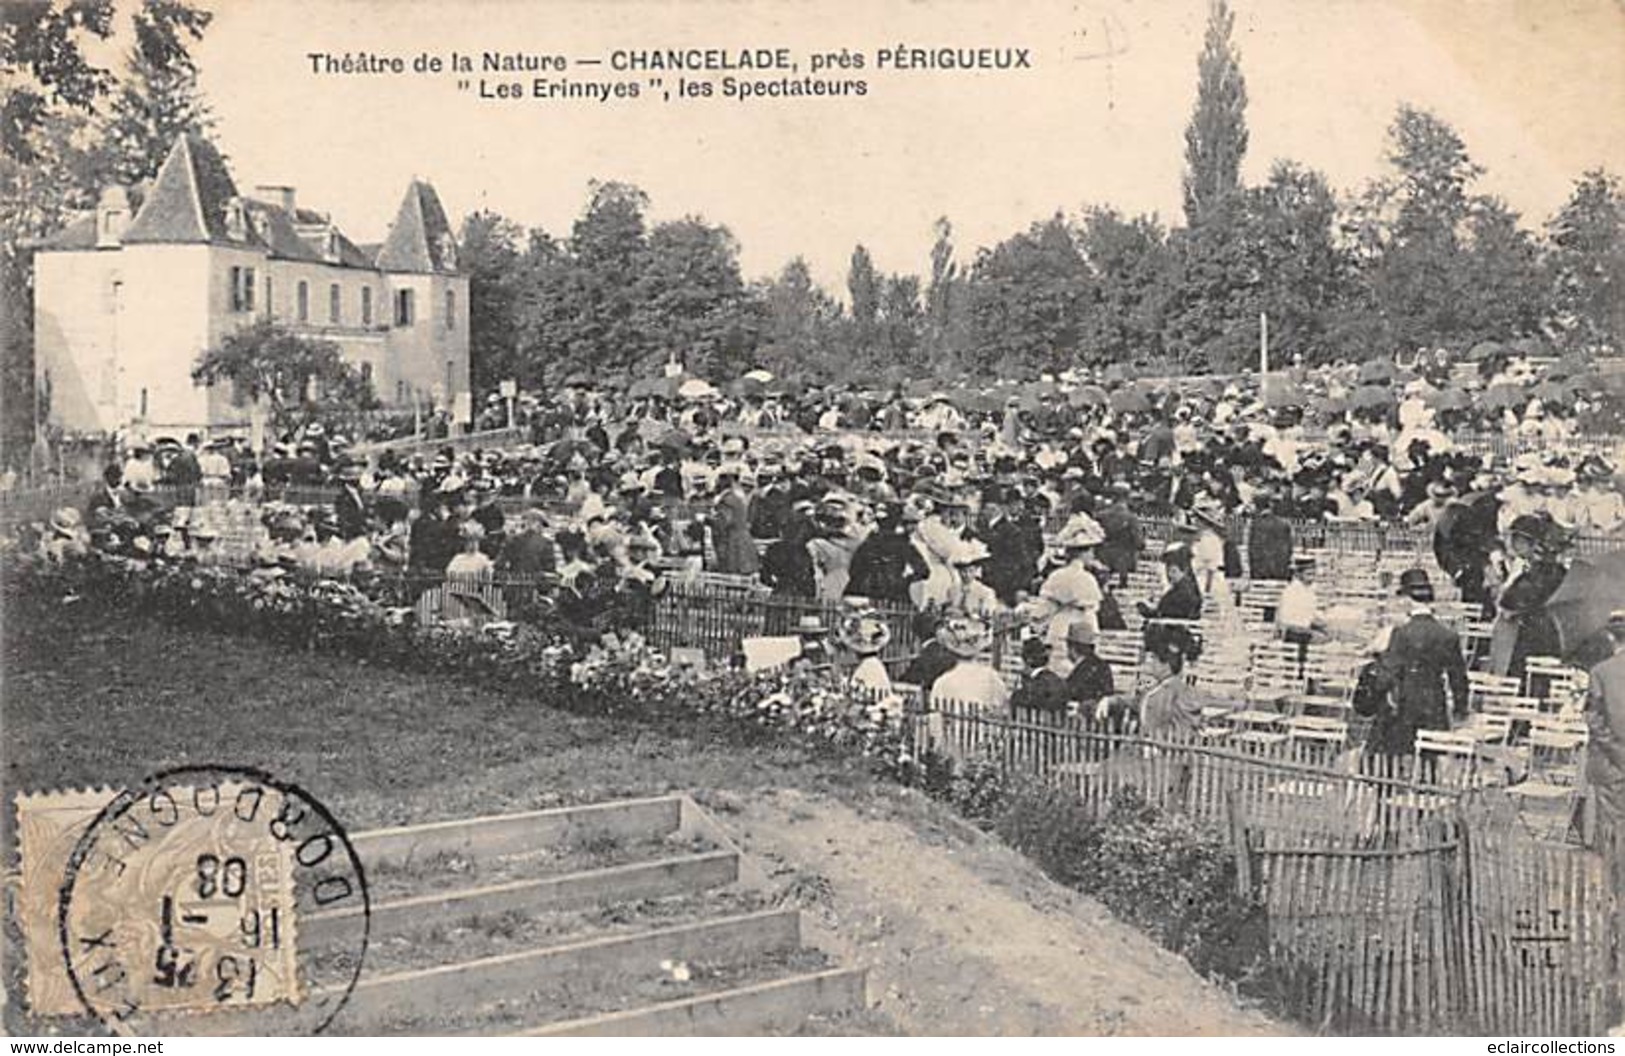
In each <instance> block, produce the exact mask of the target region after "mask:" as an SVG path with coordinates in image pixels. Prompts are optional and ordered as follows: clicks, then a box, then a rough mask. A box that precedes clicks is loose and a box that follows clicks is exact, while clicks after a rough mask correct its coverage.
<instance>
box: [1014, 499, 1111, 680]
mask: <svg viewBox="0 0 1625 1056" xmlns="http://www.w3.org/2000/svg"><path fill="white" fill-rule="evenodd" d="M1105 539H1106V531H1105V529H1103V528H1101V526H1100V523H1099V522H1098V521H1096V520H1095V519H1094V518H1093V517H1091V516H1089V515H1088V514H1086V513H1076V514H1073V515H1072V518H1071V520H1069V521H1067V522H1066V527H1064V528H1062V529H1061V534H1060V535H1059V536H1058V537H1057V538H1056V541H1055V545H1056V547H1057V548H1058V549H1059V550H1060V551H1061V552H1062V553H1063V554H1064V555H1065V557H1066V564H1064V565H1062V566H1061V567H1060V568H1058V569H1056V570H1055V571H1054V572H1051V573H1050V574H1049V576H1048V577H1046V578H1045V580H1044V582H1043V585H1042V586H1040V587H1039V588H1038V597H1036V598H1034V599H1033V600H1032V601H1031V602H1029V603H1028V605H1027V607H1026V609H1025V615H1027V616H1028V617H1029V618H1031V619H1033V620H1038V621H1045V623H1046V627H1045V632H1044V634H1045V638H1046V639H1047V640H1048V641H1049V643H1050V647H1051V648H1052V649H1058V650H1060V649H1065V648H1066V634H1067V630H1068V628H1070V627H1071V626H1072V625H1073V624H1074V623H1081V624H1082V625H1083V626H1085V627H1087V628H1088V629H1089V630H1091V631H1094V632H1095V633H1097V634H1098V633H1099V631H1100V604H1101V601H1102V600H1103V595H1102V594H1101V591H1100V581H1099V580H1097V579H1096V578H1095V574H1094V571H1093V570H1092V569H1091V567H1090V566H1091V565H1092V564H1093V559H1094V551H1095V547H1097V546H1099V545H1100V544H1101V543H1102V542H1104V541H1105Z"/></svg>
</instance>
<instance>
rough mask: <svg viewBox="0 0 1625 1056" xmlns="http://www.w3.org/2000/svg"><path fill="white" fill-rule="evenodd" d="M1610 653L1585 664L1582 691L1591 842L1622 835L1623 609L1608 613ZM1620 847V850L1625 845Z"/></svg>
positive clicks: (1624, 750) (1624, 728)
mask: <svg viewBox="0 0 1625 1056" xmlns="http://www.w3.org/2000/svg"><path fill="white" fill-rule="evenodd" d="M1608 638H1609V641H1610V642H1612V643H1613V647H1614V655H1613V656H1611V657H1610V658H1608V659H1607V660H1604V661H1603V662H1602V663H1600V664H1598V665H1597V666H1596V667H1593V668H1592V669H1591V687H1590V689H1588V690H1587V691H1586V723H1587V725H1589V726H1590V728H1591V744H1590V746H1589V747H1588V748H1587V750H1586V779H1587V783H1588V784H1589V785H1590V786H1591V794H1592V809H1593V812H1594V818H1595V822H1596V826H1597V832H1596V835H1597V836H1598V837H1599V840H1598V843H1597V846H1599V847H1605V848H1606V847H1608V846H1610V845H1611V844H1613V843H1614V842H1615V841H1625V609H1616V610H1614V611H1613V612H1611V613H1609V615H1608ZM1620 850H1622V851H1625V847H1621V848H1620Z"/></svg>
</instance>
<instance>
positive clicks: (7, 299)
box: [0, 0, 211, 464]
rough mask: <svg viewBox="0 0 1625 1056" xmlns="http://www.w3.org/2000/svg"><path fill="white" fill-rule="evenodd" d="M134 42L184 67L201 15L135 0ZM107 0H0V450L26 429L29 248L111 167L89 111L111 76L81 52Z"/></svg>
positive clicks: (108, 6) (24, 441) (27, 437)
mask: <svg viewBox="0 0 1625 1056" xmlns="http://www.w3.org/2000/svg"><path fill="white" fill-rule="evenodd" d="M132 6H133V8H134V13H133V15H132V18H131V21H132V23H133V25H134V28H135V39H136V53H137V54H138V55H139V56H140V57H141V58H142V60H143V61H144V62H146V63H147V64H149V65H150V67H151V68H152V69H153V70H155V71H159V70H168V69H173V68H178V67H181V66H185V67H186V68H190V64H191V59H190V56H189V53H188V46H189V44H190V43H191V42H195V41H196V40H198V39H199V38H200V37H201V35H202V33H203V30H204V28H205V27H206V26H207V25H208V23H209V20H210V17H211V16H210V15H209V14H208V13H207V12H204V11H201V10H199V9H198V8H196V7H194V6H192V5H191V4H190V3H186V2H183V0H148V2H146V3H143V4H140V5H132ZM116 16H117V9H116V7H115V4H114V2H113V0H72V2H71V3H62V2H59V0H15V2H9V3H6V4H0V67H3V68H4V69H5V70H6V71H7V85H6V91H5V93H4V103H3V104H0V382H3V384H0V454H3V456H4V459H5V461H6V462H7V463H9V464H16V463H17V462H19V461H20V458H19V453H20V452H24V451H27V450H28V448H29V445H30V444H31V443H32V441H33V439H34V422H35V420H36V415H35V413H34V410H35V407H34V404H35V399H36V397H35V394H34V391H33V390H34V352H33V330H32V323H33V310H32V304H31V300H32V296H33V251H32V250H31V249H30V248H28V244H29V242H30V241H32V240H34V239H38V238H41V237H44V236H47V235H51V234H54V233H55V232H57V231H58V230H60V229H61V228H62V227H63V226H64V225H65V224H66V223H67V221H68V220H69V219H70V218H71V217H72V216H73V215H74V213H75V212H77V211H79V210H83V209H88V208H89V207H91V206H93V205H94V204H95V201H96V196H97V194H98V193H99V191H100V190H101V187H102V186H103V184H105V183H106V182H108V180H109V178H110V175H111V172H110V169H109V164H108V158H107V156H106V154H105V152H103V151H102V150H100V149H97V144H98V137H97V135H96V131H97V123H96V119H97V118H98V117H99V116H100V110H99V108H100V106H101V104H102V103H103V101H104V97H105V96H106V94H107V93H108V92H109V91H111V90H112V89H113V88H114V87H115V85H116V83H117V79H116V78H115V77H114V75H113V74H112V73H111V72H110V71H108V70H106V69H104V68H102V67H100V66H98V65H96V63H95V62H93V61H92V60H91V58H90V57H89V56H88V55H87V45H88V46H89V49H90V51H91V52H94V50H95V46H96V45H97V44H98V42H102V41H106V40H109V39H110V38H111V37H112V36H113V34H114V31H115V29H116V28H117V25H116V23H117V17H116Z"/></svg>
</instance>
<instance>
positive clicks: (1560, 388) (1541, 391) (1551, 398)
mask: <svg viewBox="0 0 1625 1056" xmlns="http://www.w3.org/2000/svg"><path fill="white" fill-rule="evenodd" d="M1533 395H1534V397H1535V398H1536V399H1538V400H1541V401H1542V402H1544V403H1562V402H1563V401H1564V400H1567V399H1568V398H1569V397H1570V396H1572V395H1574V386H1573V385H1572V384H1570V382H1569V381H1568V380H1567V379H1564V380H1563V381H1557V380H1548V381H1543V382H1541V383H1540V384H1539V385H1536V386H1535V391H1534V393H1533Z"/></svg>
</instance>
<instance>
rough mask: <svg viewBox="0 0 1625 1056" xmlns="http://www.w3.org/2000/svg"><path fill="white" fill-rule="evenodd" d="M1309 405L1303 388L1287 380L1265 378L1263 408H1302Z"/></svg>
mask: <svg viewBox="0 0 1625 1056" xmlns="http://www.w3.org/2000/svg"><path fill="white" fill-rule="evenodd" d="M1308 403H1309V396H1308V394H1307V393H1305V392H1304V391H1303V386H1301V385H1299V384H1298V383H1297V382H1295V381H1292V380H1291V379H1289V378H1266V379H1265V381H1264V406H1266V407H1304V406H1307V405H1308Z"/></svg>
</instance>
